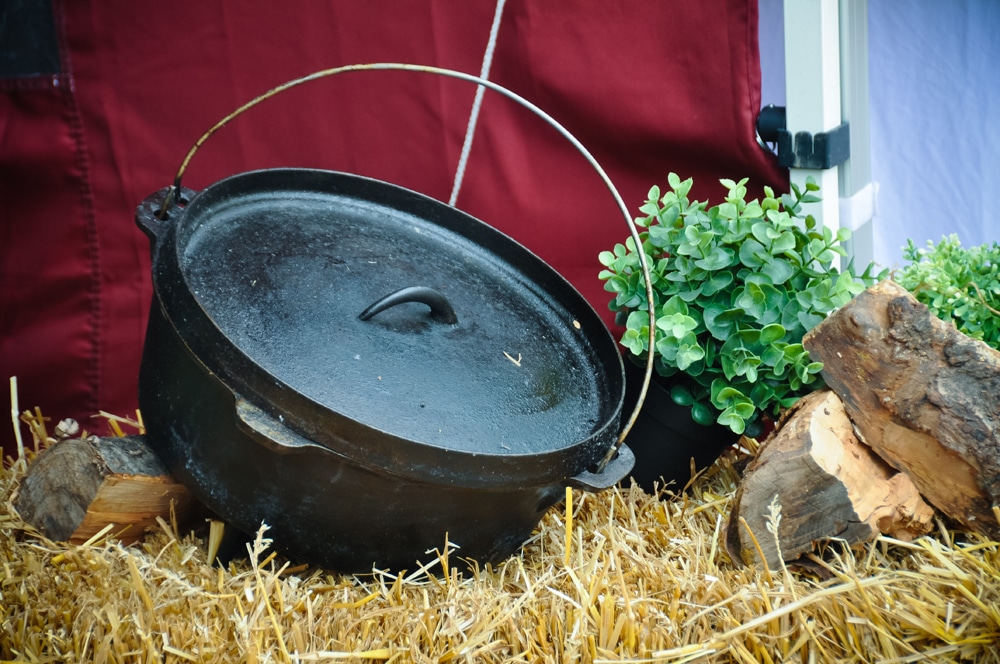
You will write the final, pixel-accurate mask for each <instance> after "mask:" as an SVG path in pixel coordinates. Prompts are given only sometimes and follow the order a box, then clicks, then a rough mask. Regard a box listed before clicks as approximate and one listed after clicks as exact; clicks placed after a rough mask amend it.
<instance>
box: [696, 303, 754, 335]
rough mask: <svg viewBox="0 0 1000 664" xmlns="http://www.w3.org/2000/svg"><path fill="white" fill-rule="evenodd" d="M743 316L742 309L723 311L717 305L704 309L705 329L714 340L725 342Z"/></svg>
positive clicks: (744, 313)
mask: <svg viewBox="0 0 1000 664" xmlns="http://www.w3.org/2000/svg"><path fill="white" fill-rule="evenodd" d="M745 315H746V312H745V311H743V309H723V308H722V307H721V306H719V305H712V306H709V307H706V308H705V327H706V328H707V329H708V333H709V334H711V335H712V336H713V337H714V338H716V339H718V340H719V341H726V340H727V339H729V337H730V336H732V335H733V333H734V332H735V331H736V325H737V324H738V323H739V321H740V320H741V319H742V318H743V316H745Z"/></svg>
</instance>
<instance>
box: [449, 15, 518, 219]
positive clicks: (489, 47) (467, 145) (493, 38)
mask: <svg viewBox="0 0 1000 664" xmlns="http://www.w3.org/2000/svg"><path fill="white" fill-rule="evenodd" d="M506 2H507V0H497V10H496V13H494V15H493V26H492V27H491V28H490V40H489V42H487V44H486V54H485V55H484V56H483V68H482V70H481V71H480V73H479V78H482V79H486V80H489V78H490V65H492V64H493V51H494V50H495V49H496V45H497V33H498V32H500V16H501V15H502V14H503V6H504V4H506ZM485 93H486V88H484V87H483V86H481V85H479V86H477V87H476V98H475V100H474V101H473V102H472V113H471V114H469V124H468V126H467V127H466V128H465V142H464V143H463V144H462V156H461V157H459V159H458V168H457V169H455V182H454V183H453V184H452V187H451V198H449V199H448V205H451V206H452V207H454V206H455V203H456V201H458V192H459V191H460V190H461V189H462V180H463V179H465V166H466V164H468V163H469V152H471V151H472V137H473V135H475V133H476V123H477V122H478V121H479V108H480V106H482V104H483V95H484V94H485Z"/></svg>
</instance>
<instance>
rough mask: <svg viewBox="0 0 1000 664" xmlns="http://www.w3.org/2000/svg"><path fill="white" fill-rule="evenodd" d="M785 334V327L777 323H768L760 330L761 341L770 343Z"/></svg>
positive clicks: (766, 343)
mask: <svg viewBox="0 0 1000 664" xmlns="http://www.w3.org/2000/svg"><path fill="white" fill-rule="evenodd" d="M784 336H785V328H784V327H782V326H781V325H778V324H777V323H774V324H772V325H767V326H765V327H764V329H762V330H761V331H760V343H762V344H765V345H769V344H772V343H774V342H775V341H779V340H780V339H782V338H783V337H784Z"/></svg>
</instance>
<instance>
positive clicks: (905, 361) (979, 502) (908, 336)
mask: <svg viewBox="0 0 1000 664" xmlns="http://www.w3.org/2000/svg"><path fill="white" fill-rule="evenodd" d="M803 343H804V345H805V347H806V349H807V350H808V351H809V354H810V356H811V357H812V358H813V359H815V360H818V361H820V362H823V372H822V375H823V378H824V380H825V381H826V383H827V385H829V386H830V387H831V388H832V389H833V390H834V391H835V392H836V393H837V394H838V395H839V396H840V397H841V399H843V401H844V404H845V407H846V409H847V413H848V415H849V416H850V418H851V420H852V421H853V422H854V425H855V427H856V428H857V431H858V433H859V435H860V436H861V438H862V440H863V442H865V443H866V444H868V445H869V446H870V447H871V448H872V449H874V450H875V452H876V453H878V454H879V456H881V457H882V458H884V459H885V460H886V461H888V462H889V463H890V464H891V465H892V466H893V467H895V468H898V469H899V470H901V471H903V472H905V473H906V474H907V475H909V476H910V478H911V479H912V480H913V482H914V484H916V485H917V488H918V489H919V490H920V492H921V494H922V495H923V496H924V498H925V499H926V500H927V501H928V502H930V503H931V504H932V505H934V506H935V507H936V508H938V509H939V510H940V511H941V512H943V513H944V514H945V515H947V516H948V517H950V518H951V519H953V520H954V521H956V522H957V523H958V524H960V525H961V526H963V527H965V528H968V529H971V530H975V531H978V532H981V533H983V534H985V535H987V536H989V537H991V538H993V539H1000V508H998V506H1000V353H998V352H997V351H996V350H994V349H992V348H990V347H989V346H988V345H986V344H985V343H983V342H981V341H977V340H974V339H972V338H970V337H968V336H966V335H964V334H962V333H961V332H959V331H958V330H957V329H956V328H955V326H954V325H953V324H952V323H946V322H944V321H942V320H939V319H938V318H936V317H935V316H934V315H933V314H932V313H931V312H930V311H929V310H928V309H927V307H926V306H924V305H923V304H921V303H919V302H918V301H917V300H916V299H915V298H914V297H913V296H912V295H911V294H910V293H909V292H907V291H906V290H905V289H904V288H903V287H901V286H899V285H898V284H896V283H894V282H892V281H883V282H881V283H879V284H876V285H875V286H873V287H871V288H869V289H868V290H866V291H865V292H863V293H861V294H860V295H858V296H857V297H855V298H854V299H853V300H852V301H851V302H850V303H848V304H847V305H846V306H844V307H843V308H841V309H840V310H838V311H837V312H835V313H834V314H832V315H831V316H830V317H829V318H827V319H826V320H825V321H823V322H822V323H820V324H819V325H818V326H816V327H815V328H814V329H813V330H812V331H811V332H809V334H807V335H806V337H805V339H804V341H803Z"/></svg>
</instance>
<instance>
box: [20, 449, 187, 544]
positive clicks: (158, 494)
mask: <svg viewBox="0 0 1000 664" xmlns="http://www.w3.org/2000/svg"><path fill="white" fill-rule="evenodd" d="M196 505H197V503H196V502H195V500H194V498H193V497H192V496H191V494H190V493H189V492H188V490H187V489H186V488H185V487H184V486H183V485H181V484H179V483H177V482H176V481H175V480H174V478H173V477H172V476H171V475H170V474H169V473H168V472H167V470H166V469H165V468H164V466H163V464H162V463H161V462H160V460H159V458H157V456H156V455H155V454H154V453H153V451H152V450H151V449H150V448H149V447H148V446H147V445H146V443H145V440H144V439H143V438H142V436H126V437H120V438H98V437H96V436H91V437H89V438H73V439H68V440H63V441H60V442H58V443H55V444H53V445H52V446H50V447H48V448H46V449H45V450H43V451H42V452H41V453H40V454H39V455H38V456H37V457H36V458H35V460H34V461H33V462H32V463H31V465H30V466H29V468H28V472H27V473H26V475H25V477H24V480H23V481H22V482H21V487H20V491H19V494H18V497H17V499H16V503H15V507H16V508H17V511H18V513H19V514H20V515H21V518H23V519H24V520H25V522H26V523H28V524H30V525H32V526H34V527H35V528H37V529H38V530H39V531H40V532H41V533H42V534H43V535H45V536H46V537H48V538H49V539H52V540H56V541H68V542H70V543H73V544H82V543H83V542H86V541H87V540H88V539H90V538H91V537H93V536H94V535H95V534H97V533H98V532H100V531H101V530H102V529H104V528H105V527H106V526H107V525H108V524H114V525H113V526H112V529H111V531H110V533H111V534H113V535H115V536H116V537H117V538H118V539H119V540H120V541H122V542H123V543H125V544H131V543H133V542H136V541H138V540H139V539H141V538H142V536H143V535H144V534H145V531H146V529H147V528H148V527H149V526H153V525H155V524H156V517H161V518H163V519H164V520H166V521H167V522H168V523H169V522H170V520H171V510H173V517H174V518H176V519H177V522H178V523H182V522H183V521H184V520H186V518H187V517H188V515H189V514H190V513H191V512H192V510H193V509H194V508H195V506H196Z"/></svg>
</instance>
